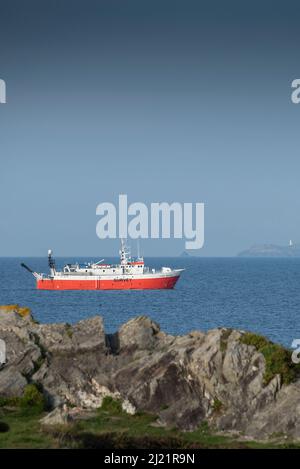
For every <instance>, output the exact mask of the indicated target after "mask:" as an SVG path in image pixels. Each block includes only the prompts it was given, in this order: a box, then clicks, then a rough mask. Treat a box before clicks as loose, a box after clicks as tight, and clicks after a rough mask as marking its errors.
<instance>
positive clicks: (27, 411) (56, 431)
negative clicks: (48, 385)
mask: <svg viewBox="0 0 300 469" xmlns="http://www.w3.org/2000/svg"><path fill="white" fill-rule="evenodd" d="M38 408H39V407H38V406H35V405H33V406H31V405H28V406H27V407H20V406H19V407H15V408H8V407H2V408H1V409H0V448H99V449H100V448H104V449H122V448H123V449H125V448H126V449H133V448H145V449H155V448H170V449H171V448H174V449H175V448H178V449H179V448H182V449H183V448H194V449H196V448H276V447H277V448H287V447H295V448H296V447H299V445H296V444H294V443H293V442H285V443H284V444H282V443H276V442H275V443H274V442H272V441H270V443H258V442H253V441H251V442H246V441H245V442H244V441H243V442H242V441H237V439H234V438H232V437H228V436H224V435H221V434H217V433H216V432H215V431H214V430H213V429H211V428H210V427H209V425H208V423H207V422H202V424H201V425H200V426H199V428H198V429H197V430H195V431H193V432H181V431H179V430H177V429H175V428H161V427H158V426H156V425H155V422H156V416H155V415H151V414H146V413H141V412H139V413H137V414H136V415H128V414H126V413H125V412H124V411H123V410H122V408H121V403H120V401H116V400H113V399H112V398H110V397H107V398H105V399H104V401H103V406H102V407H101V408H100V409H98V410H97V412H96V413H95V414H94V415H93V417H91V418H90V419H88V420H81V421H77V422H74V423H72V424H68V425H63V426H57V427H54V428H51V427H48V429H45V428H43V429H42V427H41V424H40V422H39V420H40V419H41V418H42V417H43V416H44V415H45V412H40V413H39V412H38V411H37V409H38ZM1 422H2V425H1ZM3 424H5V425H3ZM1 428H2V431H1Z"/></svg>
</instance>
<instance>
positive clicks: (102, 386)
mask: <svg viewBox="0 0 300 469" xmlns="http://www.w3.org/2000/svg"><path fill="white" fill-rule="evenodd" d="M242 337H243V332H241V331H236V330H231V329H226V328H221V329H214V330H211V331H209V332H207V333H203V332H199V331H193V332H191V333H190V334H187V335H184V336H178V337H175V336H172V335H168V334H166V333H164V332H162V331H160V328H159V325H158V324H157V323H155V322H154V321H152V320H151V319H150V318H148V317H145V316H140V317H138V318H135V319H132V320H130V321H129V322H128V323H126V324H124V325H123V326H122V327H121V328H120V330H119V331H118V332H116V333H115V334H110V335H105V332H104V327H103V321H102V318H100V317H95V318H91V319H88V320H84V321H80V322H79V323H77V324H75V325H73V326H71V325H68V324H44V325H40V324H36V323H35V322H34V321H33V320H32V318H31V317H30V316H28V315H27V316H26V317H25V318H22V317H21V316H20V314H18V312H17V311H15V310H12V311H11V312H9V311H8V312H3V311H1V309H0V338H3V339H4V340H5V342H6V346H7V358H8V359H7V362H6V364H5V365H4V366H3V367H2V369H1V370H0V396H6V397H9V396H11V397H14V396H19V395H21V394H22V392H23V390H24V387H25V386H26V384H27V383H28V382H31V381H33V382H36V383H38V384H39V385H41V386H42V388H43V390H44V392H45V395H46V396H47V397H48V400H49V403H50V404H51V405H52V407H53V408H54V409H60V410H56V412H55V413H54V414H53V416H54V417H53V421H57V420H64V419H65V415H63V414H62V410H61V409H62V407H63V406H65V405H70V406H76V408H78V409H87V410H88V409H95V408H97V407H99V406H101V405H102V401H103V398H104V397H106V396H111V397H113V398H115V399H120V400H121V402H122V407H123V409H124V410H125V411H127V412H128V413H135V412H136V411H147V412H151V413H153V414H156V415H157V416H158V419H157V424H158V425H163V426H177V427H178V428H180V429H184V430H193V429H195V428H197V427H198V426H199V424H201V422H203V421H208V422H209V424H211V425H213V426H215V427H216V428H217V429H219V430H222V431H224V432H232V431H235V432H243V433H244V434H245V435H246V436H248V437H255V438H260V439H264V438H267V437H269V436H270V435H272V434H273V433H277V434H278V433H282V434H286V435H289V436H291V437H293V438H298V439H300V381H296V382H295V383H293V384H290V385H283V384H282V380H281V379H280V376H279V375H275V376H274V377H273V378H272V379H271V380H270V381H269V382H268V384H266V383H265V381H264V376H265V368H266V362H265V358H264V356H263V355H262V354H261V353H260V352H258V351H257V350H256V348H255V347H254V346H251V345H246V344H245V343H242V340H241V338H242ZM51 418H52V417H51ZM49 419H50V416H49Z"/></svg>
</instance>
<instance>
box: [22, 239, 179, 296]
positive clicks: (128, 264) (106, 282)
mask: <svg viewBox="0 0 300 469" xmlns="http://www.w3.org/2000/svg"><path fill="white" fill-rule="evenodd" d="M103 261H104V259H102V260H101V261H98V262H96V263H93V262H91V263H88V264H85V265H79V264H78V263H77V264H66V265H65V266H64V267H63V270H62V271H57V270H56V267H55V261H54V259H53V257H52V251H51V250H49V251H48V263H49V268H50V274H49V275H45V274H40V273H37V272H34V271H33V270H31V269H30V268H29V267H28V266H27V265H25V264H23V263H22V264H21V266H22V267H24V268H25V269H26V270H28V271H29V272H30V273H32V275H33V276H34V277H35V278H36V285H37V288H38V289H39V290H155V289H170V288H173V287H174V286H175V284H176V282H177V280H178V279H179V277H180V274H181V272H182V271H183V270H184V269H171V268H170V267H162V268H161V269H160V270H155V269H150V268H149V267H145V264H144V258H143V257H140V256H139V257H138V258H137V259H132V258H131V256H130V253H129V251H128V249H127V248H126V246H125V244H124V242H123V241H122V245H121V249H120V264H115V265H112V264H104V263H103Z"/></svg>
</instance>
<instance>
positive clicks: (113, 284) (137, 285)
mask: <svg viewBox="0 0 300 469" xmlns="http://www.w3.org/2000/svg"><path fill="white" fill-rule="evenodd" d="M178 278H179V276H174V277H162V278H146V279H120V280H118V279H115V280H61V279H60V280H57V279H53V280H52V279H42V280H38V281H37V288H38V289H39V290H158V289H170V288H174V286H175V284H176V282H177V280H178Z"/></svg>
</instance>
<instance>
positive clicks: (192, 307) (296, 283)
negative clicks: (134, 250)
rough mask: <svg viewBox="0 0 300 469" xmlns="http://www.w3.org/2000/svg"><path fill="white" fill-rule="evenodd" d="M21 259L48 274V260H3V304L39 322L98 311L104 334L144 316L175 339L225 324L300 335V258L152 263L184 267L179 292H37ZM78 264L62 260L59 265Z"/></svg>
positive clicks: (280, 338) (282, 338)
mask: <svg viewBox="0 0 300 469" xmlns="http://www.w3.org/2000/svg"><path fill="white" fill-rule="evenodd" d="M90 260H91V259H90V258H82V259H79V261H81V262H85V261H90ZM21 261H25V263H27V264H28V265H29V266H31V267H32V268H34V270H37V271H41V272H47V271H48V268H47V259H45V258H30V259H29V258H23V259H17V258H0V278H1V285H0V304H7V303H19V304H20V305H26V306H29V307H30V308H31V309H32V312H33V313H34V316H35V317H36V318H37V319H38V320H39V321H40V322H53V321H55V322H63V321H65V322H69V323H74V322H76V321H78V320H80V319H84V318H88V317H90V316H94V315H96V314H100V315H102V316H103V317H104V321H105V327H106V331H107V332H113V331H115V330H116V329H117V328H118V327H119V326H120V324H122V323H124V322H125V321H127V320H128V319H130V318H132V317H134V316H136V315H141V314H143V315H149V316H150V317H151V318H152V319H154V320H155V321H157V322H158V323H160V325H161V328H162V329H163V330H165V331H167V332H169V333H172V334H184V333H186V332H188V331H190V330H193V329H199V330H207V329H211V328H215V327H219V326H226V327H234V328H238V329H243V330H251V331H255V332H258V333H262V334H264V335H266V336H268V337H269V338H270V339H272V340H274V341H276V342H279V343H282V344H284V345H286V346H290V345H291V342H292V340H293V339H294V338H300V320H299V305H300V259H244V258H168V259H166V258H152V259H149V258H148V259H147V260H146V261H147V262H146V263H147V265H149V266H150V267H155V268H157V267H160V266H162V265H166V266H172V267H177V268H185V269H186V271H185V272H184V273H183V274H182V276H181V278H180V280H179V282H178V283H177V285H176V287H175V289H174V290H156V291H91V292H89V291H74V292H73V291H64V292H62V291H54V292H47V291H38V290H36V289H35V280H34V278H33V277H32V276H31V275H30V274H29V273H27V272H26V271H25V270H24V269H22V268H21V267H20V262H21ZM72 261H74V259H70V258H65V259H62V258H59V259H57V260H56V262H57V266H62V265H63V264H64V263H65V262H72ZM106 261H111V262H115V261H116V259H106Z"/></svg>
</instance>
